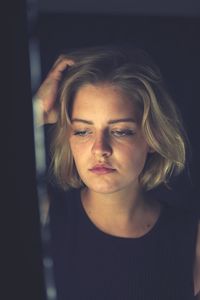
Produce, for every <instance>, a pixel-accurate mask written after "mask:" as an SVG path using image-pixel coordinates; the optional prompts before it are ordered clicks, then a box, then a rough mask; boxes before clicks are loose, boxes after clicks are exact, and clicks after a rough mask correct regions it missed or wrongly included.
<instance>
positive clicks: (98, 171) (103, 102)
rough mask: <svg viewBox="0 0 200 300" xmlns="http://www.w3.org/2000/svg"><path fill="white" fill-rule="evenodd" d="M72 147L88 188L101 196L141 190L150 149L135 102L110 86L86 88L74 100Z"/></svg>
mask: <svg viewBox="0 0 200 300" xmlns="http://www.w3.org/2000/svg"><path fill="white" fill-rule="evenodd" d="M71 121H72V126H71V131H70V137H69V142H70V147H71V151H72V154H73V157H74V161H75V164H76V168H77V171H78V173H79V176H80V177H81V179H82V181H83V182H84V183H85V185H86V186H87V187H88V188H89V189H90V190H92V191H94V192H97V193H114V192H117V191H121V190H124V191H127V192H130V190H131V189H137V188H138V187H139V182H138V177H139V175H140V173H141V171H142V170H143V167H144V164H145V161H146V157H147V153H148V152H149V146H148V144H147V143H146V141H145V139H144V137H143V135H142V132H141V129H140V126H139V123H138V121H137V114H136V109H135V108H134V105H133V102H131V100H130V99H128V97H127V96H125V94H123V93H122V92H120V90H119V89H118V88H116V87H113V86H111V85H108V84H102V85H89V84H88V85H86V86H83V87H81V88H80V89H79V91H78V92H77V94H76V97H75V99H74V103H73V108H72V116H71Z"/></svg>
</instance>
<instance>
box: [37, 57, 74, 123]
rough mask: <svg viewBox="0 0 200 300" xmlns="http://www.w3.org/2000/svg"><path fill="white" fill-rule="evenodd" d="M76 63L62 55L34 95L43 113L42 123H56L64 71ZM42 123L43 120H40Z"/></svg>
mask: <svg viewBox="0 0 200 300" xmlns="http://www.w3.org/2000/svg"><path fill="white" fill-rule="evenodd" d="M73 64H74V61H73V60H72V59H68V58H66V57H65V56H63V55H61V56H59V58H58V59H57V60H56V61H55V63H54V65H53V67H52V68H51V70H50V71H49V73H48V75H47V77H46V79H45V80H44V82H43V83H42V85H41V86H40V88H39V89H38V91H37V93H36V95H35V96H34V101H36V102H37V104H38V107H39V109H40V110H41V112H42V114H43V122H42V124H38V125H43V124H49V123H56V121H57V108H56V100H57V94H58V88H59V83H60V81H61V79H62V73H63V71H65V70H66V68H67V67H69V66H71V65H73ZM40 123H41V122H40Z"/></svg>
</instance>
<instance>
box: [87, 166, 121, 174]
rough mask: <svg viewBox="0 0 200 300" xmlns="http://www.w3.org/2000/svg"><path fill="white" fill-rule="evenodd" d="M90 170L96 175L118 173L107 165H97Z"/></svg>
mask: <svg viewBox="0 0 200 300" xmlns="http://www.w3.org/2000/svg"><path fill="white" fill-rule="evenodd" d="M89 170H90V171H91V172H93V173H96V174H107V173H113V172H115V171H116V170H115V169H113V168H112V167H111V166H109V165H107V164H102V165H95V166H94V167H92V168H91V169H89Z"/></svg>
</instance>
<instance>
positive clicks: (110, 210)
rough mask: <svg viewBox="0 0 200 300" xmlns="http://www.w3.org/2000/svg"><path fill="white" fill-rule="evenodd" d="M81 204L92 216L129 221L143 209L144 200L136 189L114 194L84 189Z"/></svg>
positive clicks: (140, 192)
mask: <svg viewBox="0 0 200 300" xmlns="http://www.w3.org/2000/svg"><path fill="white" fill-rule="evenodd" d="M82 202H83V205H84V207H85V208H86V210H87V211H88V212H91V213H92V214H93V215H94V214H98V215H99V216H100V215H102V216H103V217H104V219H106V218H109V220H111V219H112V220H116V221H117V220H119V219H121V220H122V219H123V220H131V219H132V218H133V217H134V216H135V214H136V213H137V212H138V211H139V210H141V209H142V208H144V206H145V203H146V202H145V200H144V195H143V193H142V191H141V190H140V189H139V188H138V189H137V190H134V191H133V190H132V189H131V188H130V189H129V190H128V191H127V190H126V191H123V190H121V191H117V192H115V193H109V194H101V193H96V192H94V191H91V190H89V189H84V190H83V191H82Z"/></svg>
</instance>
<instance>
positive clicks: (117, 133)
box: [112, 129, 135, 137]
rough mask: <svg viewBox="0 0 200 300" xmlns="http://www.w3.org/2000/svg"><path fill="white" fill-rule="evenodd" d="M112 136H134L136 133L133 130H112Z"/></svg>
mask: <svg viewBox="0 0 200 300" xmlns="http://www.w3.org/2000/svg"><path fill="white" fill-rule="evenodd" d="M112 134H113V135H114V136H116V137H126V136H132V135H134V134H135V132H134V131H133V130H132V129H124V130H112Z"/></svg>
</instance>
